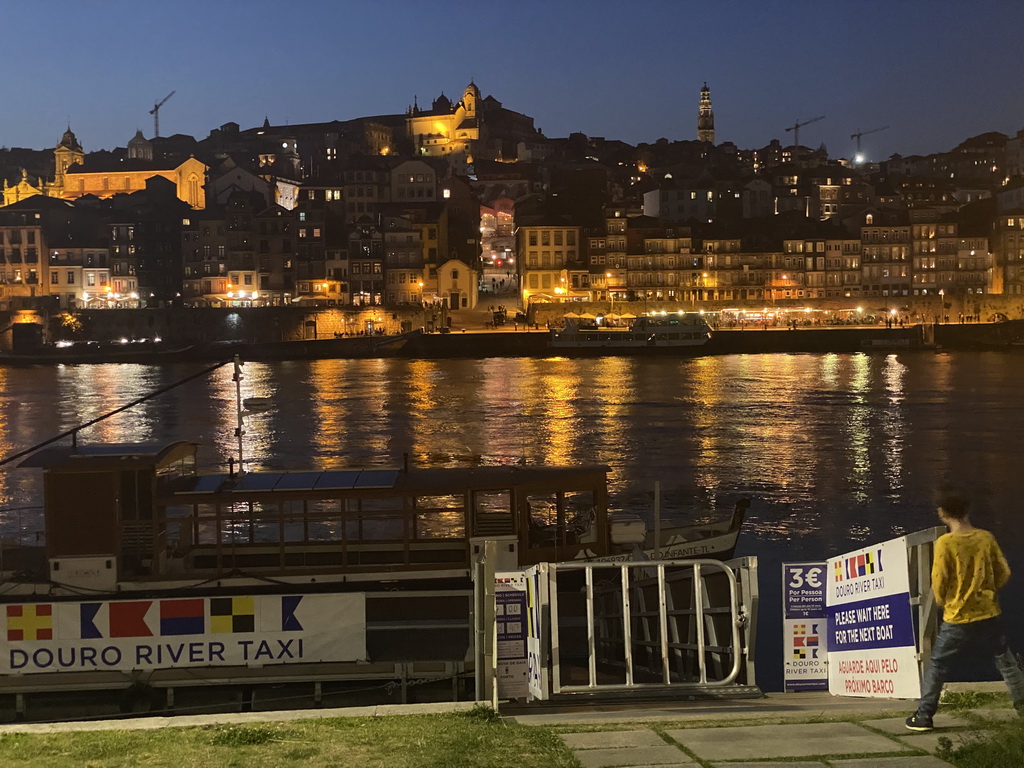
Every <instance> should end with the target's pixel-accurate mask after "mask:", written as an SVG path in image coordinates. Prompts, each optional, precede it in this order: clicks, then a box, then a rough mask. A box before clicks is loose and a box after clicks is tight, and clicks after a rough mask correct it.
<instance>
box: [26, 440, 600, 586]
mask: <svg viewBox="0 0 1024 768" xmlns="http://www.w3.org/2000/svg"><path fill="white" fill-rule="evenodd" d="M196 451H197V446H196V445H195V444H194V443H190V442H174V443H169V444H166V445H134V444H133V445H94V446H78V447H75V448H72V447H60V448H47V449H44V450H42V451H40V452H38V453H36V454H34V455H33V456H31V457H30V458H28V459H27V460H25V461H24V462H22V463H21V465H20V466H22V467H37V468H41V469H42V470H43V471H44V513H45V550H46V558H47V561H48V564H49V566H48V567H49V571H50V573H49V577H50V580H51V581H52V582H55V583H57V584H67V585H75V586H88V587H91V588H95V589H111V590H114V589H115V588H121V587H122V586H123V585H124V583H125V582H159V581H180V580H184V579H196V578H210V579H213V578H216V577H225V576H232V577H234V576H243V577H248V576H252V577H266V578H274V577H282V576H289V577H290V576H309V577H310V578H309V579H308V580H309V581H316V580H317V578H316V577H317V576H318V574H320V575H324V576H326V575H327V574H330V575H332V576H340V575H346V574H347V575H350V576H353V577H355V576H357V575H358V574H364V578H365V577H366V576H368V575H369V574H371V573H376V574H379V573H381V572H406V573H408V574H410V575H411V574H412V572H423V574H424V575H425V576H433V575H439V574H441V573H442V572H452V571H459V572H465V571H467V569H468V568H469V567H470V565H471V562H472V558H473V554H474V548H478V547H479V546H481V542H482V541H484V540H497V541H498V543H499V553H500V554H499V559H500V561H501V562H500V565H499V567H503V568H517V567H524V566H527V565H531V564H535V563H538V562H544V561H555V560H571V559H574V558H577V557H584V556H587V557H593V556H603V555H606V554H609V553H610V552H611V550H612V545H611V544H610V535H609V525H608V515H607V503H608V497H607V473H608V471H609V470H608V467H607V466H603V465H591V466H567V467H534V466H518V465H517V466H506V465H501V466H476V467H467V468H416V467H403V468H396V469H380V468H372V469H340V470H328V471H301V472H294V471H293V472H244V473H221V474H199V473H198V472H197V471H196V466H197V462H196ZM140 588H141V587H140Z"/></svg>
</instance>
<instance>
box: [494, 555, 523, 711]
mask: <svg viewBox="0 0 1024 768" xmlns="http://www.w3.org/2000/svg"><path fill="white" fill-rule="evenodd" d="M494 602H495V606H494V608H495V611H494V614H495V621H496V622H497V624H498V626H497V634H498V658H497V662H498V698H501V699H522V698H526V694H527V674H528V665H527V659H526V635H527V631H526V630H527V605H526V574H525V573H523V572H521V571H498V572H497V573H495V574H494Z"/></svg>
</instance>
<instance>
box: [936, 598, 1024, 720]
mask: <svg viewBox="0 0 1024 768" xmlns="http://www.w3.org/2000/svg"><path fill="white" fill-rule="evenodd" d="M972 648H973V649H974V650H975V651H976V652H977V653H980V654H985V655H986V656H991V657H992V660H993V661H994V662H995V664H996V669H998V670H999V674H1001V675H1002V676H1003V680H1004V681H1005V682H1006V687H1007V688H1009V689H1010V698H1011V699H1013V703H1014V704H1018V703H1021V702H1024V672H1021V668H1020V667H1019V666H1018V665H1017V659H1016V657H1015V656H1014V655H1013V652H1012V651H1011V650H1010V647H1009V645H1008V644H1007V642H1006V633H1005V632H1004V631H1003V622H1002V620H1001V619H1000V617H999V616H995V617H993V618H991V619H985V620H984V621H972V622H970V623H968V624H947V623H946V622H942V623H941V624H940V625H939V632H938V634H937V635H936V636H935V645H934V646H932V661H931V664H929V665H928V669H926V670H925V673H924V679H923V680H922V681H921V700H920V701H919V702H918V703H917V714H919V715H927V716H928V717H931V716H932V715H934V714H935V711H936V710H937V709H938V708H939V694H941V693H942V684H943V683H944V682H945V681H946V675H947V674H948V673H949V662H950V661H951V660H952V659H953V658H954V657H955V656H957V655H958V654H960V653H962V652H964V651H967V650H971V649H972Z"/></svg>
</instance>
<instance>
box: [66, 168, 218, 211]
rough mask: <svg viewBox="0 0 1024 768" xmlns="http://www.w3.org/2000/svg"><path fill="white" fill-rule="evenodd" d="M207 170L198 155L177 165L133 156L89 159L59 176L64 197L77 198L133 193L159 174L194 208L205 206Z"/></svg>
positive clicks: (180, 197)
mask: <svg viewBox="0 0 1024 768" xmlns="http://www.w3.org/2000/svg"><path fill="white" fill-rule="evenodd" d="M58 167H59V166H58ZM206 170H207V166H206V164H205V163H202V162H200V161H199V160H196V159H195V158H194V157H190V158H188V159H187V160H185V161H184V162H182V163H175V164H174V165H168V164H166V163H157V162H154V161H151V160H137V159H130V158H129V159H126V160H117V159H107V158H96V159H87V160H83V161H80V162H77V163H75V164H74V165H71V166H69V167H68V169H67V171H66V172H65V173H64V174H63V176H58V179H62V180H63V189H62V192H61V194H60V197H62V198H63V199H65V200H76V199H77V198H79V197H84V196H85V195H94V196H96V197H98V198H100V199H103V198H108V197H113V196H114V195H117V194H130V193H132V192H138V191H139V190H142V189H145V188H146V181H147V180H149V179H151V178H153V177H154V176H159V177H162V178H164V179H167V180H168V181H170V182H171V183H172V184H174V188H175V193H176V195H177V197H178V199H179V200H182V201H184V202H186V203H188V204H189V206H191V207H192V208H205V207H206V188H205V184H206Z"/></svg>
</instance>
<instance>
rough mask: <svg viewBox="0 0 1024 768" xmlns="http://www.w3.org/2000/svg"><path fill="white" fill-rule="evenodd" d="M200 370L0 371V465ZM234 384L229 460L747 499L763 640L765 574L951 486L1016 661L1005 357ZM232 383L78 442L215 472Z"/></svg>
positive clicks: (690, 498)
mask: <svg viewBox="0 0 1024 768" xmlns="http://www.w3.org/2000/svg"><path fill="white" fill-rule="evenodd" d="M202 368H203V366H201V365H185V364H178V365H164V366H135V365H83V366H55V367H35V368H0V456H8V455H10V454H11V453H13V452H15V451H18V450H21V449H23V448H26V447H28V446H30V445H33V444H35V443H37V442H39V441H41V440H44V439H46V438H48V437H50V436H52V435H55V434H57V433H58V432H60V431H62V430H65V429H68V428H70V427H73V426H75V425H77V424H81V423H83V422H85V421H88V420H90V419H92V418H95V417H97V416H99V415H101V414H103V413H106V412H108V411H110V410H113V409H114V408H116V407H118V406H120V405H122V404H124V403H126V402H129V401H131V400H133V399H135V398H137V397H140V396H142V395H145V394H147V393H149V392H152V391H154V390H157V389H159V388H161V387H164V386H167V385H168V384H171V383H173V382H175V381H178V380H180V379H183V378H185V377H186V376H188V375H189V374H191V373H194V372H196V371H199V370H201V369H202ZM244 374H245V378H244V380H243V382H242V394H243V397H257V396H258V397H268V398H271V400H272V401H273V403H274V407H273V408H271V409H270V410H268V411H266V412H264V413H260V414H258V415H255V416H253V417H250V418H249V419H247V423H246V436H245V448H244V449H245V453H246V467H247V468H248V469H303V468H313V469H316V468H334V467H339V466H369V465H374V466H399V465H400V464H401V462H402V455H403V454H404V453H408V454H409V458H410V461H412V462H415V463H418V464H423V465H431V466H457V465H465V464H468V463H509V462H520V461H523V462H526V463H528V464H536V463H574V462H587V463H591V462H598V463H605V464H608V465H609V466H610V467H611V475H610V492H611V505H612V507H613V508H614V509H626V510H631V511H636V512H640V513H641V514H643V515H644V516H646V517H647V518H648V520H650V519H652V511H653V506H654V483H655V481H658V482H659V483H660V487H661V506H662V513H663V516H664V517H665V518H669V519H677V520H679V521H683V520H691V519H697V518H706V517H709V516H716V515H725V514H727V513H728V512H729V511H731V509H732V506H733V504H734V503H735V501H736V500H737V499H738V498H741V497H743V496H748V497H750V498H751V499H752V501H753V503H752V506H751V509H750V512H749V514H748V518H747V520H748V522H747V524H746V526H745V528H744V531H743V533H742V534H741V536H740V542H739V546H738V549H737V554H738V555H757V556H758V557H759V562H760V570H761V591H762V604H761V621H760V622H759V631H760V632H761V634H762V639H763V641H764V642H765V643H766V644H767V647H768V648H769V649H771V648H778V642H779V641H778V639H777V636H778V634H779V632H780V629H779V627H780V626H781V622H780V620H779V612H780V610H781V609H780V607H779V595H780V585H779V581H780V577H779V564H780V563H781V562H783V561H796V560H815V559H824V558H826V557H828V556H830V555H834V554H838V553H841V552H844V551H847V550H849V549H853V548H856V547H859V546H862V545H864V544H867V543H871V542H876V541H882V540H885V539H889V538H893V537H895V536H899V535H902V534H904V533H907V532H911V531H915V530H920V529H922V528H926V527H929V526H932V525H936V524H937V521H936V519H935V517H934V512H933V504H932V497H933V491H934V489H935V488H936V486H938V485H939V484H941V483H943V482H952V483H954V484H956V485H957V486H959V487H960V488H961V489H962V491H963V492H964V493H965V494H966V495H967V496H968V497H969V498H970V499H971V500H972V505H973V510H974V521H975V523H976V524H977V525H980V526H982V527H985V528H989V529H991V530H992V531H993V532H994V533H995V534H996V536H997V537H998V538H999V540H1000V542H1001V543H1002V545H1003V547H1004V549H1005V550H1006V552H1007V556H1008V558H1009V560H1010V565H1011V568H1013V569H1014V570H1015V571H1016V573H1017V574H1018V576H1017V578H1015V579H1014V580H1013V581H1011V584H1010V586H1009V587H1008V588H1007V591H1006V593H1005V595H1004V605H1005V607H1006V609H1007V610H1006V614H1007V619H1008V623H1009V624H1010V627H1011V632H1012V633H1013V635H1014V637H1015V638H1017V642H1016V645H1017V647H1018V650H1024V611H1022V610H1020V608H1021V607H1022V606H1024V536H1022V535H1021V519H1022V508H1021V505H1022V500H1021V499H1022V495H1021V492H1020V488H1021V477H1022V474H1024V466H1022V457H1024V398H1022V392H1021V386H1022V383H1024V355H1019V354H1015V353H1014V352H957V353H934V352H914V353H901V354H898V355H896V354H893V355H881V354H873V355H868V354H854V355H838V354H806V355H734V356H721V357H696V358H688V359H671V358H664V357H660V358H639V357H633V358H631V357H608V358H585V359H565V358H548V359H534V358H511V359H510V358H491V359H484V360H403V359H380V360H321V361H313V362H282V363H273V364H256V363H249V364H247V365H246V366H245V368H244ZM234 392H235V386H234V383H233V382H232V381H231V367H230V366H225V367H223V368H221V369H219V370H217V371H215V372H214V373H212V374H211V375H210V376H208V377H204V378H201V379H197V380H195V381H193V382H190V383H188V384H185V385H183V386H182V387H179V388H177V389H174V390H172V391H170V392H168V393H167V394H164V395H161V396H160V397H158V398H156V399H154V400H152V401H149V402H147V403H144V404H143V405H140V406H138V407H136V408H134V409H132V410H130V411H126V412H124V413H122V414H119V415H117V416H114V417H112V418H110V419H107V420H105V421H103V422H101V423H100V424H98V425H96V426H94V427H91V428H89V429H87V430H85V431H83V432H82V433H81V437H80V440H82V441H83V442H99V441H104V442H149V441H165V440H173V439H187V440H195V441H197V442H200V443H201V444H203V447H202V448H200V461H201V462H202V463H204V464H205V466H206V467H207V468H210V469H213V468H226V466H227V461H228V457H229V456H233V455H235V453H236V450H237V449H236V447H235V445H236V439H235V437H234ZM37 472H38V470H27V469H22V470H18V469H12V465H7V466H5V467H2V468H0V507H2V508H12V507H21V506H28V505H31V504H37V503H38V488H39V478H38V475H37ZM20 514H21V516H22V523H23V524H26V522H25V521H26V518H25V516H24V515H25V513H20ZM18 517H19V513H10V514H8V516H7V519H6V520H4V521H0V525H2V530H4V531H7V532H10V531H11V530H12V527H13V526H14V525H16V523H17V520H18ZM772 636H775V638H776V639H775V640H774V641H771V640H770V638H771V637H772ZM760 644H761V643H759V645H760ZM780 668H781V659H780V657H779V653H778V651H775V652H774V656H773V655H772V653H770V652H769V653H764V652H762V654H761V658H760V660H759V662H758V669H759V677H763V678H764V680H763V683H762V684H763V685H765V687H767V688H771V689H777V688H778V687H779V684H780V681H781V672H780V671H779V669H780Z"/></svg>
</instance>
